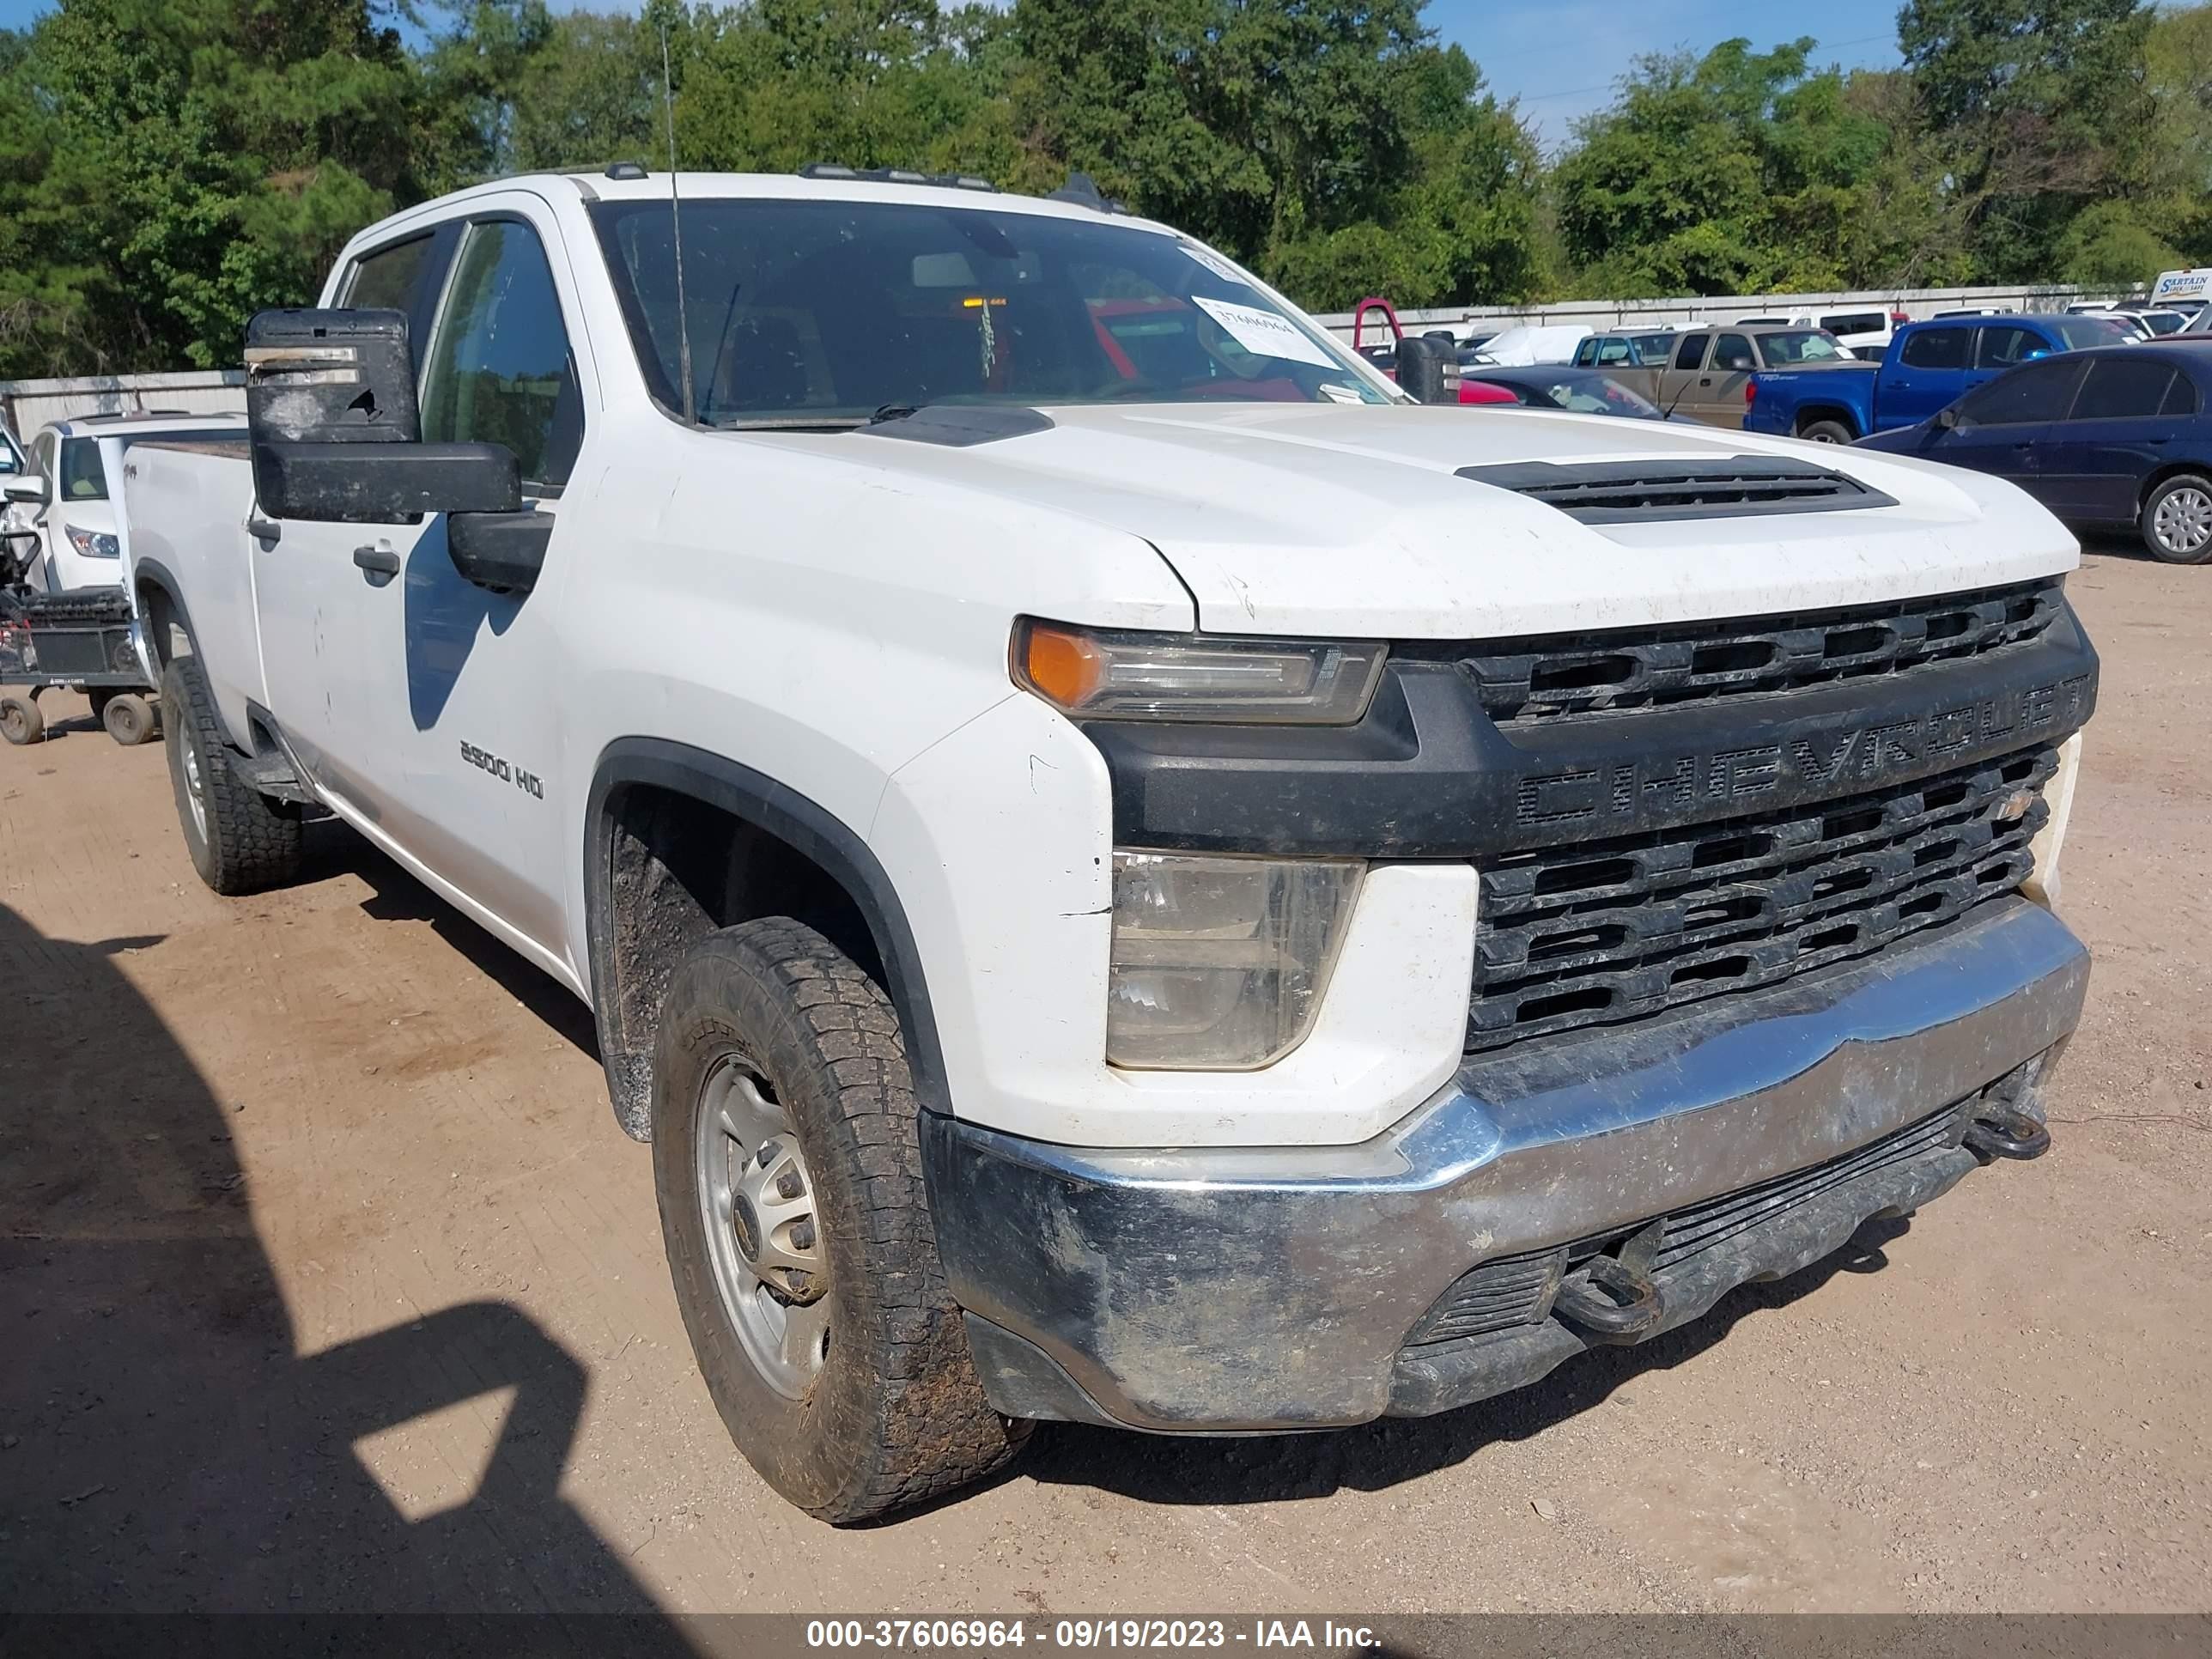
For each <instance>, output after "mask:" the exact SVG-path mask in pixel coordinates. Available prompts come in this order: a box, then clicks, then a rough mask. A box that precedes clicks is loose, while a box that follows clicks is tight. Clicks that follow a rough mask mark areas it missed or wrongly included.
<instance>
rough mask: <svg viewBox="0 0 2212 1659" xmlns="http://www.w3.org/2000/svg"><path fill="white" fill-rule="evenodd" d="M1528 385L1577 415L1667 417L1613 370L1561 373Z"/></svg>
mask: <svg viewBox="0 0 2212 1659" xmlns="http://www.w3.org/2000/svg"><path fill="white" fill-rule="evenodd" d="M1528 388H1529V390H1530V391H1532V392H1534V393H1535V394H1536V395H1537V396H1538V397H1540V398H1545V399H1547V401H1549V402H1551V403H1553V404H1558V405H1559V407H1560V408H1561V409H1568V410H1573V411H1574V412H1575V413H1576V414H1577V415H1625V416H1628V417H1629V418H1630V419H1632V420H1638V421H1656V420H1662V419H1663V418H1665V417H1664V416H1662V415H1661V414H1660V412H1659V411H1658V410H1657V409H1656V408H1654V407H1653V406H1652V405H1651V404H1650V403H1648V402H1646V401H1645V400H1644V398H1639V397H1638V396H1637V394H1636V393H1634V392H1631V391H1630V390H1629V389H1628V388H1627V387H1626V386H1623V385H1621V383H1620V381H1618V380H1614V379H1613V377H1612V376H1611V375H1610V374H1561V375H1557V376H1553V377H1548V378H1547V379H1545V380H1541V381H1530V382H1528Z"/></svg>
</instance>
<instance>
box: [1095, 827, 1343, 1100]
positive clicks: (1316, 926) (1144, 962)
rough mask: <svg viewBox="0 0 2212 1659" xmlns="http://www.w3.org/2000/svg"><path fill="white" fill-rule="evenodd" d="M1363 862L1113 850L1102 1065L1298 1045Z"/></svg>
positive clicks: (1243, 1056) (1207, 1066)
mask: <svg viewBox="0 0 2212 1659" xmlns="http://www.w3.org/2000/svg"><path fill="white" fill-rule="evenodd" d="M1363 869H1364V866H1362V865H1359V864H1358V863H1353V862H1346V861H1340V860H1318V859H1297V860H1288V859H1243V858H1189V857H1183V856H1181V855H1178V854H1158V853H1116V854H1115V855H1114V950H1113V967H1112V971H1111V973H1110V974H1109V978H1108V981H1107V1010H1106V1058H1107V1060H1108V1061H1109V1063H1110V1064H1112V1065H1115V1066H1136V1067H1143V1068H1153V1069H1161V1070H1176V1071H1219V1072H1229V1071H1243V1070H1249V1069H1250V1068H1252V1067H1254V1066H1265V1065H1267V1064H1268V1063H1269V1062H1270V1061H1271V1060H1279V1059H1280V1058H1281V1057H1282V1056H1283V1055H1285V1054H1288V1053H1289V1052H1290V1051H1291V1049H1293V1048H1297V1045H1298V1044H1299V1042H1302V1041H1303V1040H1304V1037H1305V1035H1306V1032H1307V1030H1308V1029H1309V1028H1310V1026H1311V1025H1312V1024H1313V1019H1314V1015H1315V1012H1316V1011H1317V1010H1318V1009H1319V1007H1320V1006H1321V998H1322V992H1323V991H1324V990H1326V989H1327V988H1328V974H1329V969H1330V968H1331V967H1332V966H1333V965H1334V963H1335V960H1336V949H1337V945H1338V943H1339V941H1340V940H1341V939H1342V938H1343V936H1344V929H1345V925H1346V922H1347V921H1350V919H1351V916H1352V902H1353V901H1354V900H1355V899H1356V898H1357V897H1358V892H1359V878H1360V874H1361V872H1362V871H1363Z"/></svg>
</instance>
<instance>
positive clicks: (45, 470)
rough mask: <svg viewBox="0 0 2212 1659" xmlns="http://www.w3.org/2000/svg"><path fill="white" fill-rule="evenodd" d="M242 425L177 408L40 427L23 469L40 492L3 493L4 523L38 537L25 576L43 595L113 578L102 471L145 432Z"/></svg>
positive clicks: (118, 573) (173, 434) (225, 431)
mask: <svg viewBox="0 0 2212 1659" xmlns="http://www.w3.org/2000/svg"><path fill="white" fill-rule="evenodd" d="M245 431H246V416H244V415H243V414H242V413H240V414H234V415H220V414H219V415H194V414H191V413H190V412H188V411H186V410H150V411H147V412H143V413H139V414H131V415H86V416H79V417H77V418H76V419H75V420H69V421H56V422H53V423H52V424H51V425H49V426H46V427H45V428H42V429H41V430H40V433H39V435H38V436H37V437H35V438H33V439H32V440H31V453H30V464H29V466H28V467H27V469H26V470H27V473H29V474H31V475H35V476H36V477H40V478H42V479H43V480H44V481H45V484H46V488H45V491H44V494H43V498H42V499H40V500H21V499H17V498H16V497H17V495H18V492H17V491H15V490H12V489H11V490H10V491H9V497H10V504H9V509H8V515H7V523H6V526H5V527H6V528H8V529H9V530H34V531H36V532H38V535H39V544H38V550H37V552H36V554H35V555H34V556H33V557H32V558H31V559H30V560H29V561H28V563H29V567H30V568H29V570H28V571H27V574H26V576H25V580H26V581H27V583H28V584H29V585H30V586H33V587H34V588H38V589H40V590H42V591H44V592H49V593H64V592H73V591H75V590H76V589H78V588H82V587H110V586H114V585H115V584H117V583H118V582H120V581H121V580H123V574H122V564H121V561H120V558H119V549H118V544H117V541H116V535H115V507H114V506H113V504H112V501H110V500H109V485H110V483H111V480H110V479H109V477H108V471H109V469H110V468H111V467H112V465H114V463H115V462H116V460H117V459H119V458H120V457H121V455H122V453H123V452H124V451H125V450H127V449H128V448H130V447H131V445H133V444H135V443H141V442H143V441H145V440H146V439H149V438H235V437H240V436H242V435H244V433H245Z"/></svg>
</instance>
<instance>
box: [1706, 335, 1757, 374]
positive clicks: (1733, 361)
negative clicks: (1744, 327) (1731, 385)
mask: <svg viewBox="0 0 2212 1659" xmlns="http://www.w3.org/2000/svg"><path fill="white" fill-rule="evenodd" d="M1713 367H1714V368H1725V369H1729V370H1731V371H1734V370H1738V369H1746V368H1758V367H1759V359H1758V357H1757V356H1754V355H1753V352H1752V349H1751V339H1750V337H1749V336H1748V335H1743V334H1723V335H1722V336H1721V337H1720V338H1719V339H1718V340H1717V341H1715V342H1714V343H1713Z"/></svg>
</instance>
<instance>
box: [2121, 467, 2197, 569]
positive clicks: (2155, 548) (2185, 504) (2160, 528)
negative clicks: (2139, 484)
mask: <svg viewBox="0 0 2212 1659" xmlns="http://www.w3.org/2000/svg"><path fill="white" fill-rule="evenodd" d="M2136 527H2137V528H2138V529H2140V530H2141V531H2142V538H2143V545H2144V546H2145V547H2147V548H2148V549H2149V550H2150V556H2151V557H2153V558H2154V559H2162V560H2164V561H2165V562H2166V563H2168V564H2203V562H2205V560H2207V559H2212V479H2208V478H2205V477H2201V476H2200V475H2198V474H2197V473H2194V472H2184V473H2180V474H2179V475H2177V476H2176V477H2171V478H2168V479H2167V480H2166V482H2165V483H2161V484H2160V485H2159V487H2158V488H2157V489H2154V490H2152V491H2151V493H2150V498H2149V499H2148V501H2144V502H2143V506H2142V517H2141V518H2140V519H2139V520H2137V524H2136Z"/></svg>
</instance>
